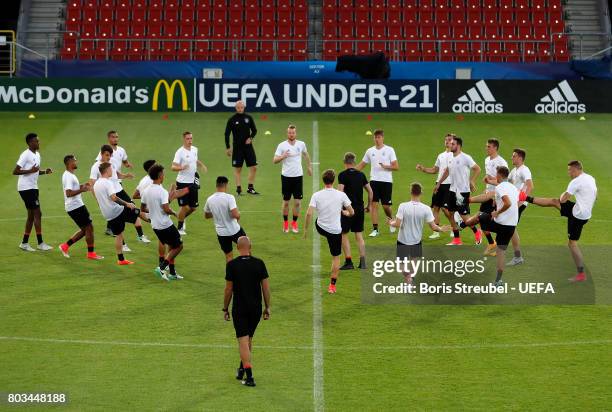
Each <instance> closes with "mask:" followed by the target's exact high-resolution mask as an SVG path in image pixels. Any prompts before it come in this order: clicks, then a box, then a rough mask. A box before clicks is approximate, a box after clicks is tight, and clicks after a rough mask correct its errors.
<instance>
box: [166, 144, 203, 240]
mask: <svg viewBox="0 0 612 412" xmlns="http://www.w3.org/2000/svg"><path fill="white" fill-rule="evenodd" d="M172 170H173V171H175V172H178V175H177V176H176V188H177V189H184V188H186V187H188V188H189V193H188V194H187V195H185V196H182V197H181V198H180V199H179V201H178V203H179V206H180V207H181V210H180V211H179V214H178V231H179V233H180V234H181V235H186V234H187V232H186V231H185V219H186V218H187V216H189V215H190V214H192V213H193V212H195V211H196V209H197V208H198V206H199V205H200V204H199V201H198V190H199V189H200V175H199V174H198V170H201V171H202V172H204V173H206V171H207V168H206V166H205V165H204V163H202V162H201V161H200V159H198V148H197V147H195V146H194V145H193V134H192V133H191V132H183V145H182V146H181V147H179V148H178V150H177V151H176V153H175V154H174V159H173V160H172Z"/></svg>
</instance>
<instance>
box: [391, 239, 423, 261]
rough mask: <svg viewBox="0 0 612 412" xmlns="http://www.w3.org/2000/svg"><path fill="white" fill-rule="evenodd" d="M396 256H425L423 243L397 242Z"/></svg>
mask: <svg viewBox="0 0 612 412" xmlns="http://www.w3.org/2000/svg"><path fill="white" fill-rule="evenodd" d="M396 256H397V257H398V258H400V259H403V258H406V259H416V258H420V257H422V256H423V243H422V242H419V243H417V244H416V245H405V244H403V243H402V242H397V246H396Z"/></svg>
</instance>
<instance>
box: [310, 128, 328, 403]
mask: <svg viewBox="0 0 612 412" xmlns="http://www.w3.org/2000/svg"><path fill="white" fill-rule="evenodd" d="M312 164H313V165H314V166H315V167H313V169H312V193H315V192H316V191H317V189H318V188H319V122H318V121H316V120H314V121H313V122H312ZM321 305H322V304H321V239H320V237H319V234H318V233H317V231H316V228H315V223H314V222H313V225H312V351H313V352H312V360H313V385H312V399H313V406H314V410H315V412H322V411H324V410H325V398H324V391H323V385H324V381H323V379H324V374H323V308H322V307H321Z"/></svg>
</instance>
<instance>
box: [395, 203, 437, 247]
mask: <svg viewBox="0 0 612 412" xmlns="http://www.w3.org/2000/svg"><path fill="white" fill-rule="evenodd" d="M395 217H396V218H398V219H401V220H402V225H401V226H400V228H399V233H398V234H397V241H398V242H400V243H402V244H404V245H418V244H419V243H421V241H422V239H423V224H425V223H431V222H433V221H434V215H433V213H432V211H431V208H430V207H429V206H427V205H425V204H423V203H421V202H415V201H412V200H411V201H410V202H404V203H400V205H399V208H398V209H397V213H396V215H395Z"/></svg>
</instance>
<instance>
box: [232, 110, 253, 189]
mask: <svg viewBox="0 0 612 412" xmlns="http://www.w3.org/2000/svg"><path fill="white" fill-rule="evenodd" d="M244 108H245V104H244V102H243V101H242V100H238V101H237V102H236V114H234V115H233V116H232V117H230V118H229V120H228V121H227V125H226V126H225V148H226V149H227V150H226V153H227V155H228V156H231V157H232V166H233V167H234V177H235V178H236V192H237V193H238V195H241V194H242V186H241V177H240V172H242V165H243V163H245V162H246V165H247V167H248V168H249V187H248V189H247V193H249V194H252V195H258V194H259V193H258V192H257V191H255V188H254V187H253V184H254V183H255V173H256V172H257V156H255V149H253V138H254V137H255V135H256V134H257V128H256V127H255V121H254V120H253V117H251V116H250V115H248V114H246V113H245V112H244ZM230 134H232V135H233V136H234V138H233V148H231V147H230V143H229V138H230Z"/></svg>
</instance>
